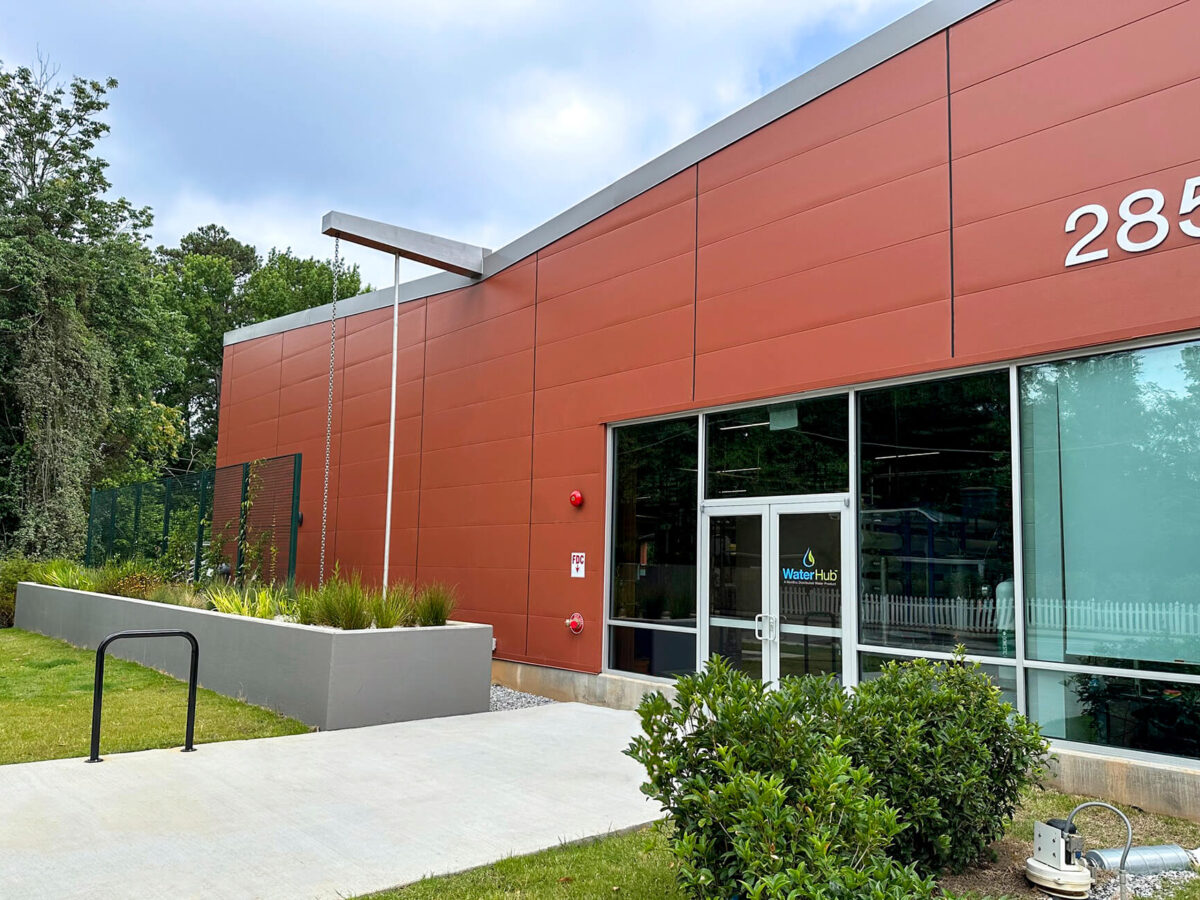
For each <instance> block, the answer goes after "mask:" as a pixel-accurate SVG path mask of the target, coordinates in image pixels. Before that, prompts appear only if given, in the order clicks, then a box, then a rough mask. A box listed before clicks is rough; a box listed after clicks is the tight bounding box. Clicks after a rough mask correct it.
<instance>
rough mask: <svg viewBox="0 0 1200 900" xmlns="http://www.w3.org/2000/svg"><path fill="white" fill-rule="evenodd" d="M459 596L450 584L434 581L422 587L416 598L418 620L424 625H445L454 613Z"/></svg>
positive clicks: (419, 623)
mask: <svg viewBox="0 0 1200 900" xmlns="http://www.w3.org/2000/svg"><path fill="white" fill-rule="evenodd" d="M457 601H458V596H457V594H456V592H455V590H454V588H452V587H450V586H449V585H445V584H440V583H434V584H427V585H425V587H423V588H421V590H420V592H419V593H418V594H417V599H416V620H417V624H418V625H420V626H422V627H429V626H431V625H445V624H446V623H447V622H448V621H450V616H451V615H452V614H453V613H454V605H455V603H456V602H457Z"/></svg>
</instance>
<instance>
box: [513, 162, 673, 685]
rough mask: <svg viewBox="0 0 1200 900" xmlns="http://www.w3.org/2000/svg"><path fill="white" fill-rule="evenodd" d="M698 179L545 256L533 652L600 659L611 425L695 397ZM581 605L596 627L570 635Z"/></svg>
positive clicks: (552, 660) (651, 195)
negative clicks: (573, 562)
mask: <svg viewBox="0 0 1200 900" xmlns="http://www.w3.org/2000/svg"><path fill="white" fill-rule="evenodd" d="M695 188H696V172H695V170H694V169H689V170H687V171H685V172H682V173H680V174H679V175H677V176H675V177H674V178H672V179H670V180H669V181H667V182H665V183H664V184H662V185H659V186H657V187H655V188H653V189H651V190H650V191H648V192H646V194H644V195H643V196H642V197H640V198H638V201H637V202H636V203H635V204H631V205H630V206H629V208H627V209H625V210H624V211H623V212H622V214H621V215H620V216H616V217H613V218H612V219H611V220H610V221H609V222H602V223H601V224H600V225H598V226H596V227H594V228H592V229H590V232H591V233H590V234H589V236H588V237H587V239H579V240H575V239H570V240H567V241H565V242H557V243H556V244H554V245H551V247H549V248H547V250H546V251H543V252H542V253H540V254H539V255H538V260H537V293H538V307H537V315H538V320H537V326H538V327H537V356H536V385H537V391H536V395H535V398H534V410H533V413H534V428H533V434H534V447H533V473H532V474H533V479H532V494H531V496H530V502H531V508H530V519H529V521H530V535H531V537H530V549H529V560H528V565H529V594H528V603H529V605H530V609H531V614H530V619H529V643H528V646H527V648H526V658H528V659H530V660H537V661H540V662H543V663H547V664H550V665H560V666H568V667H576V668H578V667H584V668H587V669H588V670H591V671H596V670H598V668H599V665H600V659H599V643H598V642H597V641H598V637H599V635H600V633H601V632H600V629H599V627H598V625H599V621H600V619H599V618H598V616H599V611H600V610H601V608H602V605H603V584H604V562H603V559H604V519H603V511H604V476H603V475H602V474H601V473H602V472H603V466H604V454H605V444H604V441H605V432H604V428H603V427H602V423H604V422H609V421H613V420H616V419H622V418H628V417H630V416H633V415H637V414H638V412H639V411H641V410H645V409H647V407H655V408H661V407H662V406H665V405H679V404H687V403H690V402H691V398H692V350H693V346H694V329H695V324H694V310H695V245H696V202H695ZM604 218H608V217H607V216H606V217H604ZM568 485H573V487H568ZM577 488H578V489H581V490H584V493H585V497H586V502H585V506H584V507H583V508H582V509H578V510H576V509H573V508H572V507H571V506H570V504H569V502H568V499H567V498H568V496H569V494H570V492H571V490H574V489H577ZM571 513H574V515H571ZM564 542H565V543H564ZM574 551H583V552H585V553H588V554H589V559H590V560H591V566H590V567H589V569H588V572H587V575H586V577H585V578H581V579H580V578H571V577H570V554H571V553H572V552H574ZM534 608H536V610H537V612H536V613H535V612H533V610H534ZM572 612H583V613H584V615H585V616H586V617H588V618H589V619H590V620H591V621H592V622H593V624H594V626H596V628H595V633H594V634H593V635H591V636H590V637H588V638H585V639H582V640H581V639H579V638H573V639H571V640H565V639H564V635H566V637H567V638H571V636H570V635H569V633H567V630H566V628H565V627H564V626H563V624H562V623H563V621H564V620H565V619H566V618H567V616H569V615H570V614H571V613H572ZM547 622H550V623H554V626H553V627H549V628H547V627H545V626H546V623H547ZM560 632H562V633H561V634H560Z"/></svg>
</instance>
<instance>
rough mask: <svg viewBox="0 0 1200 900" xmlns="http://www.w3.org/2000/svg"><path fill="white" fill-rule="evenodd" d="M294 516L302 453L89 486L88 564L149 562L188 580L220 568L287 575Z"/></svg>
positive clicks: (292, 563) (266, 576) (292, 569)
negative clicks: (115, 484)
mask: <svg viewBox="0 0 1200 900" xmlns="http://www.w3.org/2000/svg"><path fill="white" fill-rule="evenodd" d="M299 519H300V454H299V453H296V454H293V455H290V456H277V457H274V458H272V459H258V460H254V461H253V462H245V463H240V464H238V465H234V466H222V467H221V468H219V469H207V470H205V471H203V472H192V473H190V474H187V475H179V476H176V477H173V478H163V479H160V480H158V481H144V482H141V483H139V484H128V485H123V486H122V487H118V488H110V489H108V490H103V491H96V490H94V491H92V501H91V507H90V509H89V512H88V535H87V558H86V562H87V565H89V566H98V565H102V564H104V563H105V562H109V561H117V560H125V559H153V560H157V561H158V562H159V563H160V564H162V566H163V567H164V568H165V569H166V570H167V571H168V572H169V573H170V574H171V575H172V576H174V577H177V578H181V579H189V580H192V581H198V580H200V579H201V578H204V577H208V576H210V575H212V574H213V573H214V572H216V571H217V570H218V569H220V568H221V567H223V566H228V567H229V571H230V573H232V574H235V575H236V576H238V577H257V578H261V579H263V580H266V581H283V580H290V579H291V578H293V577H294V576H295V574H296V531H297V526H298V524H299Z"/></svg>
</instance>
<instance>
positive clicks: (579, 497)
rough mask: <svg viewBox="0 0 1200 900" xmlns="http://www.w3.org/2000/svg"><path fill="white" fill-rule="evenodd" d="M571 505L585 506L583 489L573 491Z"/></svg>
mask: <svg viewBox="0 0 1200 900" xmlns="http://www.w3.org/2000/svg"><path fill="white" fill-rule="evenodd" d="M571 505H572V506H583V492H582V491H571Z"/></svg>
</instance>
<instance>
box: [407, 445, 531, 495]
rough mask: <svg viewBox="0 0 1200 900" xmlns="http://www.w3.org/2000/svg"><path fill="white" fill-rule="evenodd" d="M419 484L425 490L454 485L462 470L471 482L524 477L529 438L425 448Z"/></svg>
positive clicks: (527, 473)
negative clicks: (468, 475) (437, 448)
mask: <svg viewBox="0 0 1200 900" xmlns="http://www.w3.org/2000/svg"><path fill="white" fill-rule="evenodd" d="M421 465H422V471H421V483H422V485H423V486H424V489H426V490H436V489H438V488H444V487H458V486H460V485H461V484H462V483H463V473H464V472H470V473H471V475H472V477H473V479H474V481H473V483H474V484H492V483H495V482H504V481H511V480H513V479H514V478H515V477H520V478H524V479H528V477H529V467H530V439H529V436H528V435H520V436H519V437H515V438H504V439H501V440H498V441H486V442H480V443H476V444H465V445H462V446H458V447H448V448H445V449H441V450H426V451H425V453H424V456H423V459H422V464H421Z"/></svg>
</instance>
